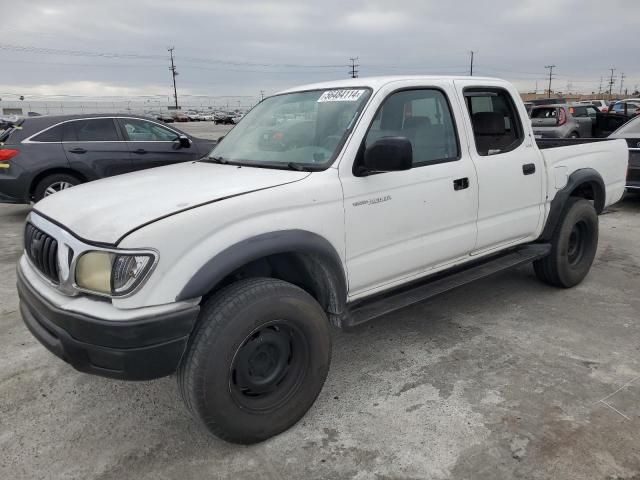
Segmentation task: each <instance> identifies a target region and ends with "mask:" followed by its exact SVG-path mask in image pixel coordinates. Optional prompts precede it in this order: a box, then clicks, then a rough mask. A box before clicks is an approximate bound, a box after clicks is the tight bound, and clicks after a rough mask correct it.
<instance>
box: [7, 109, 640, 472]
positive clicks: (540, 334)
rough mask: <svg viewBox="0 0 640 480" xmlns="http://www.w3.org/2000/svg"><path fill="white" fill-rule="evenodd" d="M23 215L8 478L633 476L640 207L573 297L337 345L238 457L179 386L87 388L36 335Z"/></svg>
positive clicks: (507, 299) (391, 321)
mask: <svg viewBox="0 0 640 480" xmlns="http://www.w3.org/2000/svg"><path fill="white" fill-rule="evenodd" d="M179 126H180V127H181V126H182V125H179ZM206 127H209V128H211V127H213V124H212V123H211V122H207V123H201V124H190V125H189V127H187V128H188V129H189V131H192V130H191V128H197V129H198V130H199V129H200V128H202V129H203V131H205V132H209V133H210V132H211V131H212V130H211V129H207V128H206ZM192 133H194V134H195V135H199V134H198V133H196V132H195V131H192ZM213 138H216V137H213ZM28 212H29V208H28V207H27V206H8V205H0V242H1V243H0V244H1V245H2V247H3V248H2V250H1V251H0V288H1V289H2V290H1V292H2V295H1V296H0V478H2V479H39V478H42V479H49V478H55V479H63V478H78V479H122V478H136V479H173V478H180V479H182V480H188V479H202V478H207V479H216V478H234V479H238V478H252V479H280V478H304V479H316V478H317V479H320V478H323V479H326V478H341V479H342V478H354V479H372V478H377V479H422V478H434V479H444V478H455V479H491V480H499V479H514V478H523V479H548V478H554V479H602V480H614V479H615V480H622V479H626V480H631V479H636V480H637V479H638V478H640V322H639V321H638V318H640V297H639V296H638V292H639V291H640V196H635V197H634V196H631V197H628V198H627V199H625V200H624V201H623V202H621V203H619V204H617V205H615V206H614V207H612V208H611V209H609V211H608V212H607V213H606V214H604V215H603V216H601V217H600V225H601V230H600V246H599V250H598V256H597V259H596V262H595V264H594V266H593V269H592V271H591V273H590V275H589V276H588V277H587V279H586V280H585V282H584V283H583V284H581V285H579V286H578V287H576V288H573V289H570V290H559V289H555V288H551V287H548V286H545V285H543V284H542V283H540V282H538V281H537V280H536V279H535V277H534V275H533V273H532V270H531V268H530V267H523V268H520V269H517V270H513V271H509V272H506V273H503V274H500V275H497V276H495V277H493V278H491V279H488V280H485V281H480V282H477V283H475V284H471V285H468V286H465V287H462V288H460V289H458V290H455V291H452V292H449V293H447V294H444V295H442V296H440V297H436V298H434V299H432V300H431V301H429V302H427V303H423V304H420V305H417V306H415V307H412V308H408V309H405V310H402V311H400V312H398V313H395V314H393V315H389V316H387V317H385V318H382V319H379V320H377V321H374V322H372V323H369V324H365V325H363V326H361V327H358V328H356V329H354V330H351V331H348V332H335V334H334V347H333V348H334V350H333V363H332V367H331V371H330V373H329V377H328V380H327V383H326V385H325V387H324V389H323V391H322V393H321V394H320V396H319V398H318V400H317V402H316V403H315V405H314V406H313V407H312V408H311V410H310V411H309V413H308V414H307V415H306V416H305V417H304V418H303V419H302V420H301V421H300V422H299V423H298V424H297V425H296V426H295V427H293V428H292V429H291V430H289V431H287V432H285V433H283V434H281V435H279V436H277V437H275V438H273V439H271V440H268V441H266V442H264V443H262V444H258V445H254V446H249V447H242V446H237V445H231V444H228V443H225V442H222V441H220V440H217V439H215V438H212V437H210V436H209V435H208V434H207V433H205V432H204V430H203V429H201V428H200V427H199V426H198V425H197V424H196V423H195V422H194V421H192V420H191V418H190V417H189V416H188V414H187V412H186V410H185V408H184V407H183V405H182V403H181V401H180V399H179V395H178V391H177V388H176V384H175V383H176V382H175V378H174V377H169V378H165V379H161V380H158V381H154V382H142V383H126V382H120V381H113V380H107V379H102V378H98V377H92V376H89V375H84V374H81V373H78V372H76V371H74V370H73V369H72V368H71V367H69V366H68V365H66V364H65V363H64V362H62V361H61V360H58V359H57V358H56V357H54V356H53V355H52V354H50V353H49V352H48V351H46V350H45V349H44V347H42V346H41V345H40V344H39V343H38V342H37V341H36V340H35V339H34V338H33V337H32V336H31V334H30V333H29V332H28V331H27V329H26V327H25V326H24V325H23V323H22V320H21V318H20V314H19V311H18V298H17V294H16V290H15V264H16V261H17V260H18V257H19V256H20V254H21V250H22V247H21V237H22V228H23V222H24V219H25V216H26V215H27V214H28Z"/></svg>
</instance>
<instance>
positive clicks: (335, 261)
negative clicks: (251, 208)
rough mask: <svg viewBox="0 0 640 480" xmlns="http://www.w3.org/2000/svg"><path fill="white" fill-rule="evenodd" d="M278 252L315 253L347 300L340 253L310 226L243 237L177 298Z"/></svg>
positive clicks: (207, 289)
mask: <svg viewBox="0 0 640 480" xmlns="http://www.w3.org/2000/svg"><path fill="white" fill-rule="evenodd" d="M278 253H299V254H311V255H314V256H316V257H317V258H319V259H321V261H322V263H323V265H324V266H325V267H326V268H328V270H329V272H330V273H331V275H332V277H334V278H333V280H334V281H333V282H332V283H333V284H334V288H335V293H336V295H337V299H338V300H339V301H341V302H346V299H347V277H346V274H345V271H344V267H343V264H342V260H341V259H340V255H338V252H337V251H336V249H335V248H334V247H333V245H332V244H331V243H330V242H329V241H328V240H327V239H326V238H324V237H322V236H320V235H318V234H316V233H312V232H308V231H306V230H280V231H276V232H270V233H264V234H261V235H257V236H255V237H251V238H247V239H245V240H242V241H240V242H238V243H236V244H234V245H232V246H230V247H227V248H226V249H224V250H223V251H222V252H220V253H218V254H216V255H215V256H213V257H212V258H210V259H209V260H208V261H207V262H205V263H204V264H203V265H202V266H201V267H200V268H199V269H198V270H197V271H196V273H195V274H194V275H193V276H192V277H191V279H190V280H189V281H188V282H187V283H186V284H185V286H184V287H183V288H182V290H181V291H180V293H179V294H178V296H177V297H176V301H181V300H186V299H191V298H196V297H202V296H203V295H206V294H207V293H209V292H210V291H211V290H212V289H213V288H214V287H215V286H216V285H217V284H218V283H219V282H220V281H221V280H223V279H224V278H225V277H227V276H228V275H230V274H231V273H232V272H234V271H235V270H237V269H238V268H240V267H242V266H243V265H246V264H248V263H250V262H252V261H254V260H258V259H260V258H264V257H267V256H269V255H274V254H278Z"/></svg>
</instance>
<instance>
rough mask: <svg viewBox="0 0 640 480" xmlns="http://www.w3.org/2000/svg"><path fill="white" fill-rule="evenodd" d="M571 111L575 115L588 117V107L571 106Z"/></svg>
mask: <svg viewBox="0 0 640 480" xmlns="http://www.w3.org/2000/svg"><path fill="white" fill-rule="evenodd" d="M569 111H570V112H571V114H572V115H573V116H574V117H586V116H587V107H570V108H569Z"/></svg>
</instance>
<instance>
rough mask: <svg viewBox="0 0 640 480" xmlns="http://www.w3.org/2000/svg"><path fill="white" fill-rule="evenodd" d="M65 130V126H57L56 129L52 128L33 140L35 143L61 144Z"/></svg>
mask: <svg viewBox="0 0 640 480" xmlns="http://www.w3.org/2000/svg"><path fill="white" fill-rule="evenodd" d="M63 129H64V124H63V125H56V126H55V127H51V128H50V129H48V130H45V131H44V132H42V133H40V134H38V135H36V136H35V137H33V138H32V139H31V140H32V141H34V142H47V143H51V142H55V143H59V142H61V141H62V130H63Z"/></svg>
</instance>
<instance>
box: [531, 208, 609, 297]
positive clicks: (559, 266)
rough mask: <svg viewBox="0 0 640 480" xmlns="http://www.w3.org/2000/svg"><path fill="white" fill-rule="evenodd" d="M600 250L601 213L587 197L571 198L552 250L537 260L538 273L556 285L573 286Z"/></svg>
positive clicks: (586, 270)
mask: <svg viewBox="0 0 640 480" xmlns="http://www.w3.org/2000/svg"><path fill="white" fill-rule="evenodd" d="M597 249H598V215H597V213H596V210H595V208H594V206H593V204H592V203H591V202H590V201H589V200H585V199H584V198H577V197H571V198H569V200H568V201H567V205H566V207H565V211H564V215H563V218H562V220H561V221H560V223H559V225H558V226H557V227H556V229H555V231H554V233H553V236H552V238H551V253H550V254H549V255H548V256H547V257H545V258H543V259H541V260H537V261H535V262H533V268H534V271H535V273H536V276H537V277H538V278H539V279H540V280H542V281H543V282H545V283H548V284H550V285H553V286H556V287H564V288H569V287H573V286H574V285H577V284H578V283H580V282H581V281H582V280H583V279H584V278H585V277H586V276H587V274H588V273H589V270H590V269H591V264H592V263H593V259H594V258H595V256H596V251H597Z"/></svg>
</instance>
